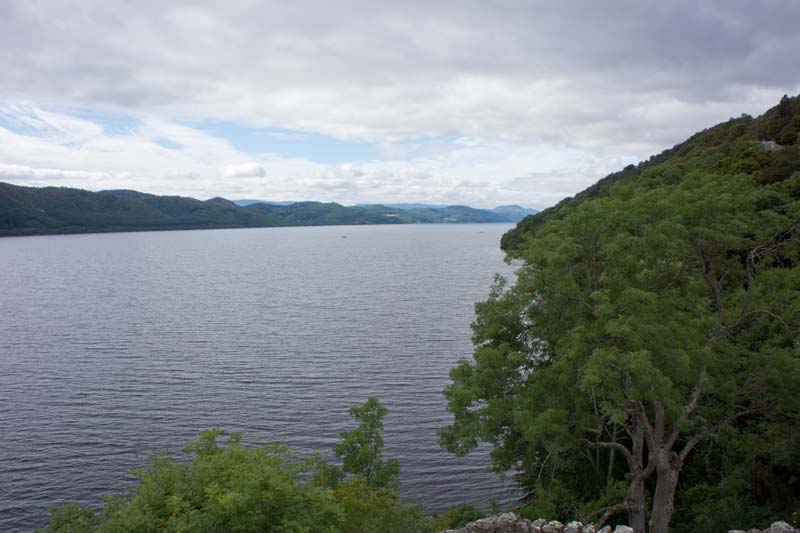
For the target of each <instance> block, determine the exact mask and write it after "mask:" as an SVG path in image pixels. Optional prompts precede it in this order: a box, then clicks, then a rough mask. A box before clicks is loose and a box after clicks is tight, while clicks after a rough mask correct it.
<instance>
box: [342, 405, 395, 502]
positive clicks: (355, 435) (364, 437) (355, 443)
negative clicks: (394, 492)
mask: <svg viewBox="0 0 800 533" xmlns="http://www.w3.org/2000/svg"><path fill="white" fill-rule="evenodd" d="M386 413H387V410H386V408H385V407H384V406H383V405H381V404H380V402H379V401H378V400H377V399H376V398H374V397H370V398H369V399H367V401H366V402H365V403H364V404H363V405H361V406H358V407H352V408H350V416H352V417H354V418H355V419H356V420H358V422H359V424H358V427H356V428H355V429H352V430H349V431H342V432H341V433H340V435H341V437H342V442H341V443H340V444H338V445H337V446H336V447H335V448H334V450H333V451H334V454H336V456H337V457H339V458H341V459H342V469H343V470H344V472H346V473H349V474H354V475H357V476H361V477H363V478H364V480H365V481H366V483H367V485H368V486H370V487H373V488H381V487H388V488H392V489H396V488H397V486H398V484H399V477H398V476H399V471H400V465H399V463H398V462H397V460H396V459H389V460H388V461H386V462H383V456H382V455H381V448H383V437H381V431H382V430H383V417H385V416H386Z"/></svg>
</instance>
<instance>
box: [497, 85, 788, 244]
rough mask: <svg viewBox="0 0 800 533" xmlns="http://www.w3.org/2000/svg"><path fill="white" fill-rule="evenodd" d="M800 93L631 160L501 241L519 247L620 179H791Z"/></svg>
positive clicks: (762, 182)
mask: <svg viewBox="0 0 800 533" xmlns="http://www.w3.org/2000/svg"><path fill="white" fill-rule="evenodd" d="M798 136H800V96H797V97H794V98H790V97H784V98H782V99H781V101H780V103H779V104H778V105H777V106H775V107H773V108H772V109H770V110H768V111H767V112H766V113H764V114H763V115H761V116H759V117H758V118H753V117H751V116H749V115H742V116H741V117H739V118H732V119H730V120H728V121H727V122H723V123H721V124H718V125H716V126H714V127H711V128H708V129H706V130H703V131H701V132H699V133H696V134H694V135H692V136H691V137H690V138H689V139H687V140H686V141H684V142H682V143H680V144H678V145H676V146H674V147H673V148H670V149H668V150H665V151H663V152H661V153H660V154H658V155H654V156H652V157H650V159H649V160H648V161H642V162H641V163H639V164H638V165H628V166H627V167H625V168H624V169H622V170H620V171H618V172H614V173H613V174H610V175H608V176H606V177H605V178H603V179H601V180H600V181H598V182H597V183H596V184H594V185H592V186H591V187H589V188H588V189H586V190H584V191H582V192H580V193H578V194H576V195H575V196H574V197H572V198H567V199H565V200H562V201H561V202H559V203H558V204H557V205H555V206H554V207H551V208H549V209H546V210H544V211H542V212H540V213H537V214H535V215H531V216H528V217H526V218H525V219H523V220H522V221H521V222H520V223H519V224H518V225H517V227H516V228H514V229H513V230H511V231H509V232H508V233H507V234H506V235H505V236H504V237H503V240H502V242H501V246H502V248H503V249H504V250H507V251H510V252H512V254H513V252H514V250H516V249H519V248H520V247H521V245H522V242H523V241H524V240H525V239H526V238H527V237H529V236H531V235H534V234H535V233H536V230H537V228H539V227H541V226H542V225H544V224H545V223H546V222H547V221H550V220H558V219H562V218H564V217H565V216H567V214H568V213H570V212H572V210H574V208H575V207H576V206H577V205H579V204H581V203H583V202H585V201H587V200H590V199H592V198H597V197H599V196H606V195H608V194H611V193H612V192H613V191H614V187H615V185H617V184H625V185H629V186H632V187H635V188H640V189H645V188H653V187H659V186H661V185H670V186H680V182H681V181H682V180H683V179H684V178H685V177H686V176H687V175H688V173H689V172H690V171H703V172H708V173H710V174H712V175H715V176H722V177H724V176H732V175H735V174H746V175H748V176H750V177H751V178H752V180H751V182H750V183H749V184H748V188H759V187H768V186H770V185H771V184H774V183H779V182H781V181H784V180H786V179H788V178H789V177H790V176H791V175H792V173H793V172H795V171H797V170H798V168H800V139H798Z"/></svg>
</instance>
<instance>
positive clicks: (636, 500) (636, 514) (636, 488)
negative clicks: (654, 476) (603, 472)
mask: <svg viewBox="0 0 800 533" xmlns="http://www.w3.org/2000/svg"><path fill="white" fill-rule="evenodd" d="M638 477H639V476H636V478H635V479H634V480H633V481H632V482H631V484H630V485H629V486H628V496H627V498H626V504H627V506H628V525H629V526H630V527H632V528H633V530H634V531H635V532H636V533H645V528H644V525H645V522H644V480H643V479H638Z"/></svg>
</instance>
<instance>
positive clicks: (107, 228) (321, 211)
mask: <svg viewBox="0 0 800 533" xmlns="http://www.w3.org/2000/svg"><path fill="white" fill-rule="evenodd" d="M527 212H530V210H526V209H523V208H520V207H519V206H505V207H498V208H495V209H494V210H488V209H473V208H471V207H467V206H457V205H456V206H448V207H438V208H433V207H426V208H422V207H418V208H414V209H395V208H390V207H384V206H382V205H362V206H343V205H340V204H337V203H321V202H294V203H288V204H285V205H278V204H270V203H262V202H253V203H250V204H248V205H237V204H235V203H234V202H231V201H229V200H226V199H224V198H212V199H210V200H206V201H201V200H195V199H194V198H184V197H181V196H157V195H154V194H145V193H141V192H137V191H129V190H110V191H99V192H90V191H84V190H80V189H70V188H66V187H43V188H38V187H21V186H18V185H11V184H8V183H0V237H2V236H9V235H42V234H53V233H99V232H112V231H153V230H181V229H213V228H256V227H275V226H328V225H340V224H342V225H344V224H422V223H426V224H433V223H459V222H516V221H518V220H520V219H521V218H523V217H524V216H525V214H527Z"/></svg>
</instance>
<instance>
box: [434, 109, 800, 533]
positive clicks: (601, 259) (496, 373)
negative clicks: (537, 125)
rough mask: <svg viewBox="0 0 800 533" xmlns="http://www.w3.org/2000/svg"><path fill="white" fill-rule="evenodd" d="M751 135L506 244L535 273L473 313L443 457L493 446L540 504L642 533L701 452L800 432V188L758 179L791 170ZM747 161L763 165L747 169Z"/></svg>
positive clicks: (580, 204)
mask: <svg viewBox="0 0 800 533" xmlns="http://www.w3.org/2000/svg"><path fill="white" fill-rule="evenodd" d="M782 105H784V107H785V106H786V103H784V104H782ZM747 120H749V119H740V121H741V122H737V121H732V122H731V123H729V124H728V125H726V126H725V127H724V128H721V129H719V127H718V129H717V130H710V131H709V132H708V134H706V133H704V134H703V135H701V136H699V137H697V138H696V139H694V138H693V141H692V142H690V143H687V145H686V146H678V147H676V148H675V149H673V150H672V151H671V152H672V154H671V155H670V157H671V159H669V158H662V156H658V157H657V158H655V162H656V164H652V165H643V166H642V167H641V168H636V167H631V168H629V169H626V170H625V171H623V173H620V174H618V175H617V176H615V179H614V180H612V181H610V182H608V181H607V182H605V183H602V182H601V183H602V185H601V186H600V187H599V188H595V189H594V191H592V193H589V192H588V191H587V192H586V193H581V195H578V197H576V199H575V200H573V201H569V202H566V203H564V204H560V205H559V206H557V207H556V208H554V209H551V210H549V211H545V212H544V213H543V214H541V215H537V216H534V217H531V218H529V219H527V220H526V221H525V222H524V223H523V224H521V225H520V226H521V227H523V228H525V231H524V232H523V233H520V231H519V229H518V230H517V231H516V232H515V233H514V234H513V237H510V238H509V239H506V244H511V245H512V246H514V250H513V251H512V254H513V256H514V257H517V258H519V259H521V260H523V261H524V265H523V266H522V268H521V269H520V270H519V272H518V276H517V280H516V283H514V284H513V285H512V286H510V287H509V286H507V284H506V283H505V282H504V281H502V280H500V281H498V283H497V284H496V285H495V287H494V289H493V291H492V293H491V295H490V298H489V300H488V301H486V302H483V303H481V304H479V305H477V306H476V314H477V317H476V321H475V324H474V326H473V327H474V332H475V333H474V342H475V344H476V349H475V353H474V360H473V361H467V360H464V361H462V362H461V363H460V364H459V365H458V366H457V367H456V368H455V369H454V370H453V371H452V372H451V376H452V380H453V382H452V384H451V385H450V386H448V387H447V389H446V391H445V395H446V397H447V400H448V407H449V409H450V411H451V412H452V413H453V415H454V422H453V424H451V425H450V426H448V427H447V428H445V429H444V430H443V431H442V432H441V442H442V444H443V445H445V446H446V447H447V448H448V449H449V450H451V451H453V452H456V453H466V452H468V451H469V450H471V449H473V448H475V447H476V446H477V444H478V442H480V441H485V442H489V443H492V444H493V445H494V451H493V461H494V465H495V467H496V469H498V470H501V471H502V470H507V469H510V468H516V469H518V470H520V479H521V480H522V482H523V483H524V484H525V485H526V486H527V487H528V488H529V489H530V491H531V492H530V495H531V496H532V497H533V498H537V497H542V496H544V495H546V494H548V493H553V491H554V490H556V491H557V493H559V494H563V492H564V491H565V490H566V491H567V492H568V493H569V495H570V497H569V498H568V497H560V498H559V501H560V502H564V501H569V500H570V499H573V500H574V501H575V505H576V506H577V505H583V506H584V507H588V506H589V505H593V506H594V507H595V508H597V509H598V510H600V513H599V514H598V515H595V516H599V518H598V520H599V521H603V520H605V519H607V518H609V517H611V516H613V515H614V513H619V512H625V513H627V521H628V522H629V523H630V525H631V526H633V527H634V529H636V530H637V531H644V530H645V529H646V525H647V524H648V523H649V529H650V531H653V532H664V531H667V530H668V528H669V524H670V521H671V519H672V514H673V511H674V502H675V495H676V491H677V487H678V484H679V481H680V479H681V476H682V474H683V472H684V467H685V465H687V463H688V462H689V461H690V460H691V459H692V457H693V454H694V452H695V450H696V449H697V448H698V446H700V445H701V444H704V443H707V442H709V441H711V440H715V441H716V440H717V439H720V438H722V436H723V435H724V434H726V433H727V432H735V433H739V434H743V433H744V432H748V431H754V430H755V429H754V428H755V427H756V426H758V425H767V426H771V427H776V426H779V427H784V428H785V427H791V426H792V424H797V423H798V422H800V416H798V413H799V412H800V406H798V402H797V399H796V394H793V393H792V392H791V390H792V389H793V388H794V387H796V383H797V380H798V378H800V351H799V350H798V344H797V337H798V332H800V301H799V300H800V299H799V298H798V297H797V295H798V294H800V268H798V265H800V223H798V221H799V220H800V202H798V191H799V190H800V188H798V186H799V185H800V179H799V178H800V174H798V172H796V171H797V170H798V168H797V167H796V166H793V167H792V168H787V169H784V170H782V174H781V176H780V179H774V180H769V182H768V183H764V182H761V181H760V180H759V170H760V165H762V164H763V165H768V164H769V162H770V161H771V160H772V159H773V158H776V157H780V158H782V159H781V161H784V160H785V157H784V156H776V155H775V154H767V153H762V152H752V150H754V149H757V148H752V147H753V146H754V145H755V143H753V142H745V143H743V144H741V145H734V144H730V142H731V141H730V139H731V138H733V139H734V140H736V139H737V137H736V135H738V133H736V132H738V131H742V132H745V133H742V134H743V135H744V134H746V132H747V131H748V130H747V128H749V127H750V125H749V124H748V123H747ZM741 124H744V125H745V126H746V128H745V129H742V130H738V129H737V128H738V127H739V125H741ZM728 131H729V132H732V133H734V135H733V136H732V137H730V136H729V135H727V134H726V132H728ZM726 143H729V144H726ZM719 146H724V147H725V148H719ZM752 154H755V156H756V157H757V159H756V161H757V164H756V165H755V166H753V165H749V166H748V165H741V164H738V161H740V160H744V159H747V158H750V159H751V160H752V158H753V155H752ZM782 164H783V163H782ZM791 164H793V163H791ZM728 168H739V169H749V171H747V170H745V171H738V172H736V173H729V171H728V170H726V169H728ZM581 465H582V466H581ZM798 467H800V465H798V464H797V463H794V464H793V465H792V466H791V468H794V471H795V472H797V471H798ZM548 473H550V475H549V476H548V475H547V474H548ZM556 473H559V474H563V473H567V474H570V475H573V476H574V477H573V478H572V479H570V477H569V476H566V475H565V476H556ZM620 483H622V484H623V485H624V490H623V491H622V492H623V495H622V497H621V501H616V502H615V501H614V499H615V498H618V497H619V493H620ZM598 494H600V496H599V497H598V496H597V495H598ZM648 501H649V502H652V503H651V505H650V507H649V509H647V503H648ZM587 514H589V513H588V512H587Z"/></svg>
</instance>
